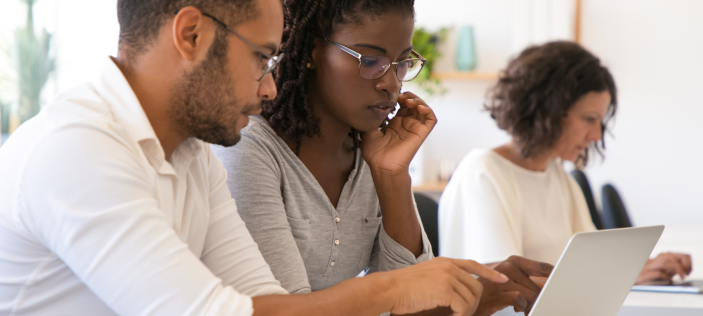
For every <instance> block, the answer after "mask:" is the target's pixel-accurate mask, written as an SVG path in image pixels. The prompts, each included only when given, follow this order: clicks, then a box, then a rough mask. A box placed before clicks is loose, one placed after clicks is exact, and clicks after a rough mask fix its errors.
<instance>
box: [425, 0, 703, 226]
mask: <svg viewBox="0 0 703 316" xmlns="http://www.w3.org/2000/svg"><path fill="white" fill-rule="evenodd" d="M509 3H510V1H508V0H500V1H489V0H463V1H450V0H442V1H439V0H435V1H428V0H424V1H423V0H420V1H418V2H417V4H416V9H417V12H418V14H417V23H418V25H428V26H434V27H436V26H438V25H448V24H451V23H454V24H466V23H471V24H474V25H475V28H476V30H477V46H478V52H479V53H478V55H479V69H480V70H495V69H491V68H494V67H497V68H502V67H504V65H505V63H506V62H507V59H508V56H510V49H509V45H510V40H511V35H510V33H511V32H510V31H511V24H510V14H511V13H510V6H509ZM583 3H584V7H583V24H582V32H583V33H582V36H583V37H582V39H583V44H584V46H585V47H586V48H588V49H590V50H591V51H592V52H593V53H595V54H596V55H598V56H599V57H601V59H602V60H603V61H604V63H605V64H606V65H607V66H608V67H609V68H610V70H611V71H612V73H613V75H614V76H615V79H616V82H617V84H618V87H619V89H620V93H619V105H620V108H619V112H618V115H617V119H616V122H615V125H614V126H613V128H612V132H613V134H614V137H610V136H609V137H608V138H606V143H607V152H606V155H607V157H606V160H605V161H604V162H602V163H601V162H595V163H592V165H591V166H589V167H588V169H587V172H588V174H589V176H590V178H591V185H592V189H593V190H594V191H595V192H596V193H597V195H598V196H599V195H600V188H601V186H602V185H603V184H604V183H607V182H610V183H613V184H614V185H615V186H616V187H617V188H618V190H619V191H620V193H621V195H622V196H623V198H624V200H625V203H626V206H627V207H628V210H629V212H630V216H631V218H632V220H633V221H634V223H635V224H636V225H647V224H657V223H665V224H667V223H669V224H675V223H681V224H687V223H693V222H697V223H701V222H703V200H701V199H700V198H699V196H701V195H702V194H701V193H703V181H699V179H703V168H701V167H700V166H699V163H698V160H699V157H701V154H703V151H702V150H701V149H700V148H699V146H700V145H699V144H698V142H697V139H699V138H701V136H703V125H701V124H700V123H698V121H699V119H700V118H701V117H703V106H702V105H703V104H701V103H703V101H701V98H700V93H699V91H702V90H703V76H701V73H703V53H701V52H703V41H702V40H701V38H703V18H701V17H702V16H703V15H701V14H702V13H701V12H703V1H700V0H646V1H645V0H583ZM447 8H452V10H447ZM447 12H449V15H448V16H443V15H444V14H447ZM501 12H502V13H501ZM491 56H492V57H491ZM497 60H501V61H502V63H501V64H500V65H499V66H495V65H496V64H497ZM446 85H447V87H448V88H449V89H450V93H449V94H448V95H446V96H445V97H443V98H429V101H430V102H431V104H430V105H432V106H433V108H434V109H435V111H436V113H437V115H438V118H439V120H440V122H439V124H438V126H437V127H436V129H435V131H433V133H432V135H431V136H430V138H429V139H428V141H427V143H426V150H425V151H424V155H425V156H424V160H425V169H426V170H425V177H426V178H427V177H433V176H434V175H436V172H437V168H438V167H437V166H438V164H439V162H440V161H441V160H448V161H453V162H455V163H456V162H458V161H459V160H460V159H461V158H462V157H463V156H464V155H465V154H466V153H468V151H469V150H471V149H472V148H476V147H492V146H497V145H499V144H501V143H502V142H505V141H506V140H507V136H506V135H505V133H504V132H502V131H500V130H498V129H497V128H496V127H495V125H494V123H493V121H492V120H491V119H490V117H489V116H488V114H487V113H485V112H482V111H481V104H482V101H483V96H484V95H485V91H486V89H487V88H488V87H489V86H490V84H489V83H485V82H469V81H454V82H446Z"/></svg>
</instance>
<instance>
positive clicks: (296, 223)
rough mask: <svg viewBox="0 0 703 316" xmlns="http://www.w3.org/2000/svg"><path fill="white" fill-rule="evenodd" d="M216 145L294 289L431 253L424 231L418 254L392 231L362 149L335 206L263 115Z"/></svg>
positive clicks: (251, 220)
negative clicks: (235, 137)
mask: <svg viewBox="0 0 703 316" xmlns="http://www.w3.org/2000/svg"><path fill="white" fill-rule="evenodd" d="M213 151H214V153H215V155H216V156H217V157H218V158H219V159H220V160H222V162H223V163H224V165H225V169H226V170H227V172H228V174H229V177H228V180H227V184H228V185H229V188H230V191H231V192H232V197H233V198H234V199H235V202H236V203H237V208H238V210H239V214H240V215H241V217H242V219H243V220H244V222H245V223H246V225H247V228H248V229H249V232H250V233H251V235H252V236H253V237H254V240H255V241H256V243H257V244H258V245H259V250H261V253H262V254H263V256H264V259H266V261H267V262H268V264H269V265H270V266H271V270H272V271H273V274H274V276H275V277H276V279H278V280H279V281H280V282H281V285H282V286H283V288H285V289H286V290H288V291H289V292H291V293H307V292H310V291H315V290H320V289H324V288H327V287H330V286H333V285H335V284H337V283H339V282H341V281H343V280H346V279H350V278H353V277H356V276H357V275H359V273H360V272H361V271H364V270H368V272H369V273H370V272H375V271H387V270H393V269H398V268H403V267H407V266H410V265H413V264H415V263H417V262H421V261H425V260H428V259H431V258H432V250H431V246H430V243H429V240H428V239H427V236H426V235H425V232H424V229H423V231H422V242H423V250H422V254H421V255H420V256H419V257H417V258H415V256H414V255H413V254H412V253H411V252H410V251H409V250H407V249H406V248H404V247H403V246H401V245H400V244H398V243H397V242H396V241H395V240H393V239H392V238H390V237H389V236H388V235H387V234H386V232H385V230H384V229H383V225H382V224H381V219H382V217H381V216H382V215H383V212H382V210H381V207H380V204H379V201H378V196H377V195H376V188H375V187H374V183H373V179H372V178H371V172H370V170H369V166H368V165H367V164H366V162H365V161H364V159H363V158H362V156H361V151H360V150H357V152H356V155H355V164H354V169H353V170H352V172H351V174H350V175H349V179H348V181H347V183H345V185H344V188H343V189H342V194H341V196H340V199H339V202H338V204H337V208H336V209H335V208H334V207H333V206H332V204H331V203H330V200H329V198H328V197H327V195H326V194H325V192H324V191H323V190H322V187H320V185H319V183H318V182H317V180H316V179H315V177H314V176H313V175H312V174H311V173H310V171H308V169H307V168H306V167H305V165H304V164H303V163H302V162H301V161H300V159H298V157H297V156H296V155H295V154H294V153H293V152H292V151H291V150H290V148H288V146H287V145H286V143H285V142H284V141H283V140H282V139H281V138H280V137H278V135H276V133H275V132H274V130H273V129H272V128H271V126H270V125H269V124H268V122H267V121H266V120H264V119H263V118H261V117H251V122H250V123H249V126H247V127H246V128H244V129H243V130H242V139H241V141H240V142H239V144H237V145H236V146H234V147H230V148H224V147H220V146H214V145H213ZM416 214H417V210H416ZM418 217H419V215H418ZM418 221H419V218H418ZM421 225H422V224H421Z"/></svg>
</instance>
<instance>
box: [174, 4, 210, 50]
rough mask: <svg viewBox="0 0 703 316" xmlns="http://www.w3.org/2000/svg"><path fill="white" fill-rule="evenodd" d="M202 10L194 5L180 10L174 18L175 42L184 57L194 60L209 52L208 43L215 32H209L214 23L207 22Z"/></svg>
mask: <svg viewBox="0 0 703 316" xmlns="http://www.w3.org/2000/svg"><path fill="white" fill-rule="evenodd" d="M206 19H207V17H205V16H204V15H203V14H202V13H201V12H200V10H198V9H196V8H194V7H185V8H183V9H181V10H179V11H178V14H176V17H175V18H174V20H173V30H172V35H173V44H174V46H175V47H176V50H178V52H179V54H180V55H181V57H183V59H186V60H190V61H194V60H195V59H197V58H198V56H200V55H203V56H204V54H205V53H206V52H207V49H208V47H207V44H208V43H209V42H210V41H211V39H209V40H207V38H208V37H211V36H212V34H213V32H207V31H209V30H210V28H212V27H213V26H214V25H213V24H208V23H206V21H205V20H206Z"/></svg>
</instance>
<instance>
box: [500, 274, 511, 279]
mask: <svg viewBox="0 0 703 316" xmlns="http://www.w3.org/2000/svg"><path fill="white" fill-rule="evenodd" d="M500 276H502V277H503V280H505V281H508V280H510V278H508V276H507V275H505V274H502V273H501V274H500Z"/></svg>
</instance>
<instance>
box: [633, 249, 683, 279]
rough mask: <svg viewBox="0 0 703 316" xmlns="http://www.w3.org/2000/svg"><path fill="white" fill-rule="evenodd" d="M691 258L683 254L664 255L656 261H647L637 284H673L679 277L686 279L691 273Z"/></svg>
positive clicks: (659, 256) (655, 259)
mask: <svg viewBox="0 0 703 316" xmlns="http://www.w3.org/2000/svg"><path fill="white" fill-rule="evenodd" d="M691 269H692V265H691V256H690V255H687V254H681V253H671V252H667V253H662V254H660V255H658V256H657V257H656V258H654V259H649V260H647V263H645V264H644V268H643V269H642V272H640V275H639V276H638V277H637V280H636V281H635V284H645V283H648V282H652V281H655V280H657V281H664V282H668V283H669V284H671V282H672V281H671V279H672V278H673V277H674V276H675V275H679V276H680V277H681V279H682V280H683V279H685V278H686V276H687V275H689V274H690V273H691Z"/></svg>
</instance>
